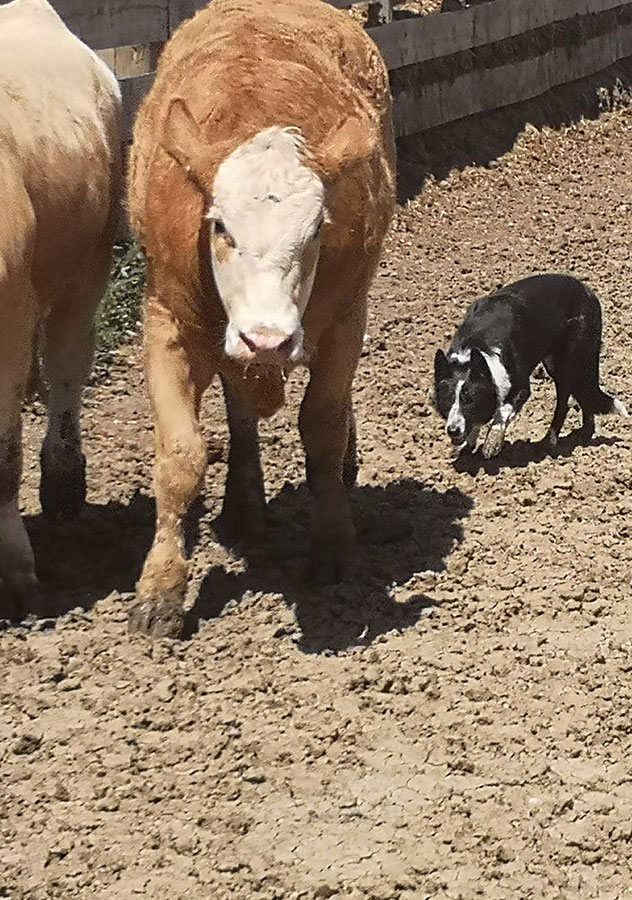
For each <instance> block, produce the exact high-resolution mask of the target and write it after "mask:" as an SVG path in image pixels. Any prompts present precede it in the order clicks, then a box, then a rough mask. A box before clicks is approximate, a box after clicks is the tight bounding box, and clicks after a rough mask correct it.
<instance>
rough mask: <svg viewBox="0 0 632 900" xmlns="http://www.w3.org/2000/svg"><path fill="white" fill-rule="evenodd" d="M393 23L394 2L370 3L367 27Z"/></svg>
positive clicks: (379, 0) (376, 1) (375, 1)
mask: <svg viewBox="0 0 632 900" xmlns="http://www.w3.org/2000/svg"><path fill="white" fill-rule="evenodd" d="M392 21H393V0H371V2H370V3H369V10H368V18H367V23H366V24H367V26H368V27H369V28H374V27H375V26H376V25H385V24H386V23H387V22H392Z"/></svg>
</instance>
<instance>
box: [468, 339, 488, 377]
mask: <svg viewBox="0 0 632 900" xmlns="http://www.w3.org/2000/svg"><path fill="white" fill-rule="evenodd" d="M470 378H471V379H472V380H473V381H489V378H490V372H489V366H488V365H487V360H486V359H485V357H484V356H483V354H482V353H481V351H480V350H479V349H478V347H472V356H471V358H470Z"/></svg>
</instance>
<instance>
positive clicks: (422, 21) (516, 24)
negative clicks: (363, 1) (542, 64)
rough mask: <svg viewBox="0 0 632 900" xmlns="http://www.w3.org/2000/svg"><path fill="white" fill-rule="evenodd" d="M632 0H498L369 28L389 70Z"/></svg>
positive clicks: (624, 4)
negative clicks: (457, 10)
mask: <svg viewBox="0 0 632 900" xmlns="http://www.w3.org/2000/svg"><path fill="white" fill-rule="evenodd" d="M629 5H630V0H496V2H494V3H486V4H483V5H482V6H474V7H471V8H470V9H464V10H461V11H459V12H452V13H443V14H442V15H430V16H416V17H414V18H410V19H401V20H400V21H398V22H391V23H390V24H389V25H382V26H381V27H379V28H369V34H370V35H371V37H372V38H373V40H374V41H375V43H376V44H377V45H378V47H379V48H380V50H381V51H382V54H383V56H384V59H385V60H386V64H387V65H388V67H389V69H400V68H403V67H404V66H412V65H415V64H416V63H420V62H426V61H427V60H429V59H437V58H438V57H441V56H447V55H449V54H452V53H459V52H460V51H462V50H472V49H473V48H475V47H481V46H483V45H484V44H492V43H495V42H496V41H503V40H506V39H507V38H511V37H516V36H517V35H519V34H523V33H525V32H527V31H533V30H535V29H536V28H542V27H544V26H546V25H552V24H553V23H555V22H563V21H564V20H566V19H572V18H575V17H576V16H580V15H586V14H589V13H599V12H604V11H605V10H608V9H616V8H617V7H623V6H629Z"/></svg>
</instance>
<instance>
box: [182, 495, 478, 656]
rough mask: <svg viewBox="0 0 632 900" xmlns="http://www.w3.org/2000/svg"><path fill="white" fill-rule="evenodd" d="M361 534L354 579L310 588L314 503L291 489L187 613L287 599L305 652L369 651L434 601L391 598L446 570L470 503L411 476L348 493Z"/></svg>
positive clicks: (195, 615) (200, 615) (198, 615)
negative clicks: (422, 576)
mask: <svg viewBox="0 0 632 900" xmlns="http://www.w3.org/2000/svg"><path fill="white" fill-rule="evenodd" d="M351 504H352V508H353V515H354V521H355V524H356V529H357V533H358V545H359V547H358V558H357V561H356V565H355V567H354V572H353V577H351V578H348V579H347V580H345V581H344V582H342V583H340V584H337V585H332V586H325V587H314V586H310V585H309V584H308V583H306V581H305V578H304V573H305V570H306V568H307V561H308V552H309V507H310V498H309V493H308V491H307V488H306V487H305V485H300V486H294V485H287V484H286V485H285V487H284V488H283V489H282V490H281V492H280V493H279V494H278V495H277V496H276V497H274V498H272V499H271V501H270V502H269V504H268V521H267V524H266V528H265V532H264V534H263V535H262V536H261V538H260V539H259V540H258V541H255V542H254V543H253V544H252V545H251V546H243V547H240V548H239V552H240V554H241V555H242V557H243V559H244V561H245V564H246V569H245V571H244V572H243V573H241V574H235V573H227V572H226V571H225V570H224V569H223V568H221V567H219V566H216V567H214V568H213V569H211V570H210V571H209V572H208V573H207V574H206V577H205V578H204V580H203V583H202V585H201V588H200V591H199V595H198V599H197V602H196V603H195V606H194V607H193V609H192V611H191V620H192V627H193V628H195V623H196V622H197V621H199V619H211V618H213V617H216V616H218V615H219V614H220V613H221V611H222V609H223V608H224V607H225V606H226V604H227V603H228V602H229V601H231V600H235V599H236V598H239V597H242V596H243V595H244V593H245V592H246V591H252V592H258V591H264V592H266V593H268V592H270V593H274V594H282V595H283V597H284V600H285V603H286V604H287V605H288V606H289V607H290V608H291V609H294V610H295V616H296V623H297V633H296V636H295V639H296V640H297V643H298V645H299V646H300V647H301V648H302V649H303V650H304V651H305V652H307V653H322V652H325V653H326V652H336V651H340V650H344V649H345V648H347V647H350V646H353V645H357V644H361V645H365V646H366V645H367V644H369V643H371V642H372V641H373V640H375V638H376V637H378V636H379V635H380V634H384V633H385V632H387V631H390V630H393V629H401V630H404V629H406V628H409V627H411V626H413V625H414V624H415V623H416V622H417V621H418V620H419V618H420V617H421V616H422V615H423V614H424V611H425V610H427V609H429V608H431V607H432V606H434V605H435V602H434V601H433V600H432V598H430V597H427V596H425V595H423V594H419V593H416V594H414V595H411V596H410V597H408V598H407V599H405V600H396V599H394V597H393V595H392V592H391V588H392V587H393V586H394V585H401V584H405V583H406V582H407V581H408V580H409V579H410V578H411V577H412V576H413V575H414V574H415V573H418V572H422V571H428V570H431V571H435V572H440V571H442V570H443V569H445V566H446V560H447V558H448V556H449V555H450V553H451V552H452V551H453V549H454V547H455V546H456V545H457V544H458V543H460V542H461V541H462V540H463V525H462V520H463V519H464V518H465V517H467V516H468V515H469V513H470V511H471V509H472V507H473V501H472V500H471V498H470V497H469V496H468V495H466V494H464V493H463V492H462V491H459V490H457V489H454V488H452V489H450V490H447V491H445V492H440V491H437V490H434V489H432V488H429V487H427V486H425V485H423V484H421V483H419V482H417V481H414V480H412V479H406V480H402V481H396V482H392V483H391V484H389V485H388V486H386V487H381V486H380V487H378V486H369V485H365V486H361V487H357V488H355V489H354V490H353V491H352V492H351Z"/></svg>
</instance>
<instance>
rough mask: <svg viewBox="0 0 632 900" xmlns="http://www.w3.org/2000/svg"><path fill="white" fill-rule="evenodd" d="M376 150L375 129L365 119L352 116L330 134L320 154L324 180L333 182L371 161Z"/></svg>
mask: <svg viewBox="0 0 632 900" xmlns="http://www.w3.org/2000/svg"><path fill="white" fill-rule="evenodd" d="M376 149H377V133H376V131H375V129H374V128H373V127H372V126H371V125H370V124H369V123H368V122H367V121H366V120H365V119H360V118H359V117H358V116H350V117H349V118H348V119H345V121H344V122H343V123H342V124H341V125H338V126H336V127H335V128H333V129H332V130H331V131H330V132H329V134H328V135H327V137H326V138H325V140H324V142H323V144H322V146H321V148H320V150H319V152H318V157H319V159H318V161H319V163H320V166H321V168H322V175H323V180H325V181H326V180H327V179H328V178H331V179H332V180H333V179H335V178H337V177H338V176H339V175H340V173H341V172H344V171H347V170H349V169H353V168H354V167H355V166H357V165H359V164H360V163H361V162H363V161H364V160H365V159H370V158H371V156H373V154H374V153H375V151H376Z"/></svg>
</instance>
